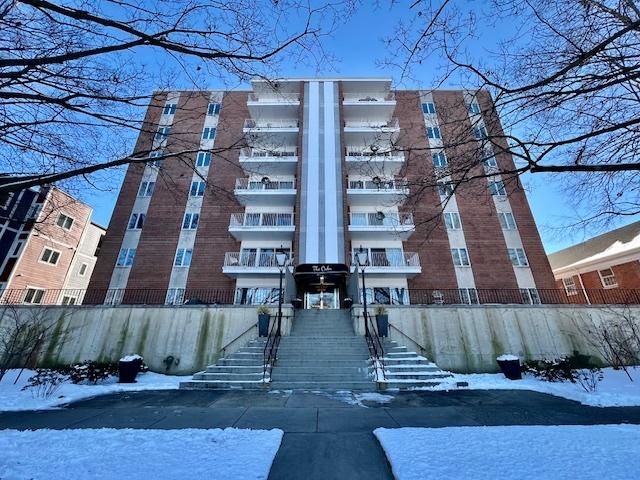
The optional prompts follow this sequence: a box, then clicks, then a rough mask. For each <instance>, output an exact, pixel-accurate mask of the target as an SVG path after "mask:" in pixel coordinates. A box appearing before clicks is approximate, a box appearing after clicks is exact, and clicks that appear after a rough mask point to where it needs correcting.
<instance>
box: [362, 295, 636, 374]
mask: <svg viewBox="0 0 640 480" xmlns="http://www.w3.org/2000/svg"><path fill="white" fill-rule="evenodd" d="M387 310H388V314H389V323H390V325H392V327H391V328H390V338H391V339H392V340H396V341H397V342H398V343H400V344H405V345H407V347H409V348H412V349H415V350H420V349H421V347H422V352H423V355H424V356H426V357H427V358H429V359H430V360H432V361H434V362H436V363H437V364H438V365H439V366H440V367H441V368H444V369H448V370H452V371H454V372H462V373H470V372H495V371H498V366H497V364H496V361H495V358H496V357H497V356H498V355H501V354H503V353H512V354H515V355H518V356H520V357H521V358H524V359H525V360H530V359H541V358H558V357H559V356H562V355H569V354H571V353H572V352H573V351H576V350H577V351H578V352H580V353H582V354H585V355H592V356H593V357H595V358H596V359H598V360H599V361H600V362H601V363H602V364H606V361H605V359H604V358H602V355H601V354H600V352H599V351H598V349H597V348H596V347H595V346H594V345H593V342H591V341H590V340H589V338H592V337H590V336H589V333H588V332H589V331H590V330H593V326H594V325H598V324H600V323H601V322H615V321H620V318H621V314H627V315H628V314H631V315H633V316H634V317H635V321H636V322H640V307H638V306H631V307H613V306H601V307H597V306H579V307H572V306H558V305H554V306H546V305H545V306H543V305H541V306H515V305H513V306H512V305H509V306H502V305H496V306H484V305H477V306H475V305H474V306H460V307H449V306H447V307H444V306H443V307H439V306H429V307H424V306H394V307H389V308H388V309H387ZM353 313H354V317H353V320H354V328H355V330H356V331H357V332H358V333H360V334H364V323H363V321H362V317H361V315H362V308H361V307H359V306H357V307H354V308H353ZM372 313H373V312H372V311H370V314H372ZM358 315H360V316H358ZM394 327H395V328H394ZM400 332H402V333H404V335H403V334H402V333H400Z"/></svg>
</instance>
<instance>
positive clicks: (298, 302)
mask: <svg viewBox="0 0 640 480" xmlns="http://www.w3.org/2000/svg"><path fill="white" fill-rule="evenodd" d="M291 305H293V308H302V300H300V299H299V298H294V299H293V300H291Z"/></svg>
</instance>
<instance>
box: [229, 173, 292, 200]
mask: <svg viewBox="0 0 640 480" xmlns="http://www.w3.org/2000/svg"><path fill="white" fill-rule="evenodd" d="M234 193H235V195H236V199H237V200H238V202H240V203H241V204H242V205H249V206H283V207H285V206H293V205H294V204H295V201H296V188H295V182H294V181H293V180H270V179H269V178H268V177H264V178H263V179H262V180H249V179H247V178H238V179H237V180H236V188H235V190H234Z"/></svg>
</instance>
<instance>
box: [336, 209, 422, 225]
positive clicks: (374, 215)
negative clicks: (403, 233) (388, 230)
mask: <svg viewBox="0 0 640 480" xmlns="http://www.w3.org/2000/svg"><path fill="white" fill-rule="evenodd" d="M349 225H351V226H354V227H398V226H409V225H410V226H413V225H414V223H413V214H412V213H396V212H387V213H384V212H352V213H350V214H349Z"/></svg>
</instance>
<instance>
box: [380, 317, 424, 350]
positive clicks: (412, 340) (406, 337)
mask: <svg viewBox="0 0 640 480" xmlns="http://www.w3.org/2000/svg"><path fill="white" fill-rule="evenodd" d="M391 329H393V330H395V331H396V332H398V333H399V334H400V335H401V336H402V337H403V338H405V339H407V340H409V341H410V342H411V343H413V344H415V345H416V346H417V347H418V348H419V349H420V355H422V356H423V357H426V356H427V355H425V354H426V353H427V349H426V348H425V347H423V346H422V345H420V344H419V343H418V342H417V341H416V340H415V339H414V338H412V337H410V336H409V335H407V334H406V333H404V332H403V331H402V330H400V329H399V328H398V327H396V326H395V325H392V324H391V323H390V324H389V330H391ZM403 343H404V342H403Z"/></svg>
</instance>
